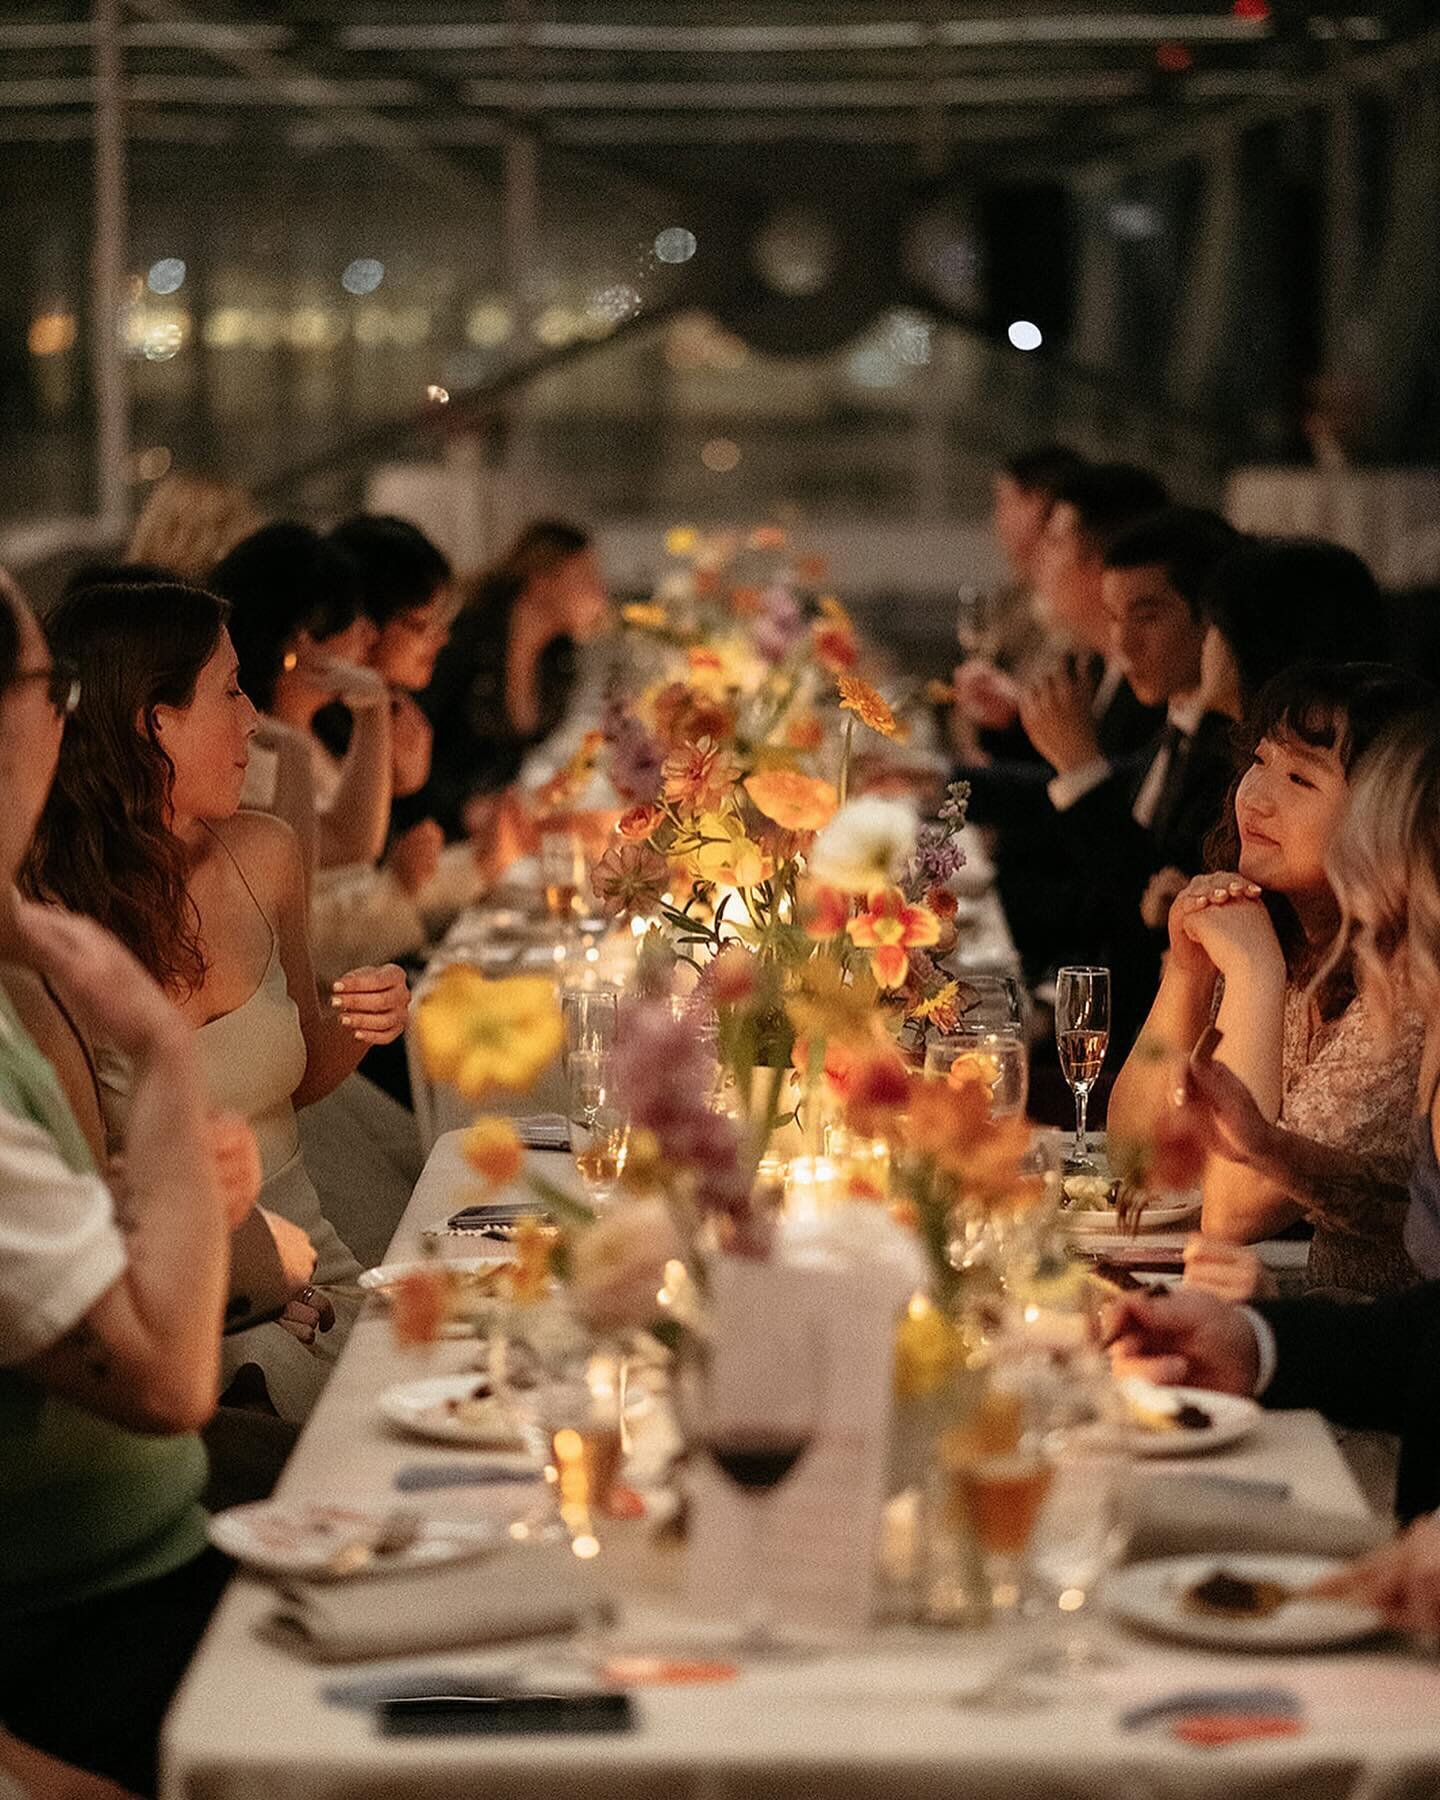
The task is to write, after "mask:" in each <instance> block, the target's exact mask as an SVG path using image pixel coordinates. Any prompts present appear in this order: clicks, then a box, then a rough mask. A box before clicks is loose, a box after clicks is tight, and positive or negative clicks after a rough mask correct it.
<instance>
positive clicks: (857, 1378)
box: [686, 1258, 896, 1632]
mask: <svg viewBox="0 0 1440 1800" xmlns="http://www.w3.org/2000/svg"><path fill="white" fill-rule="evenodd" d="M715 1273H716V1279H715V1291H714V1322H715V1339H714V1349H713V1352H712V1354H713V1357H714V1359H715V1360H714V1365H713V1373H712V1377H711V1378H712V1380H713V1381H714V1382H715V1383H717V1384H718V1391H719V1392H720V1393H721V1394H722V1395H730V1394H732V1393H736V1392H739V1393H743V1392H744V1391H745V1384H746V1381H747V1373H748V1346H749V1345H750V1344H751V1343H752V1342H754V1341H756V1340H757V1339H759V1338H761V1337H762V1336H763V1335H764V1334H765V1333H766V1332H767V1331H769V1330H771V1329H772V1325H771V1321H773V1320H774V1319H776V1318H777V1317H781V1316H784V1317H785V1318H786V1320H787V1327H788V1324H789V1323H790V1322H793V1323H794V1324H795V1325H796V1326H797V1327H799V1326H802V1325H803V1327H804V1328H805V1330H807V1331H813V1333H814V1334H815V1338H816V1339H818V1342H819V1344H820V1347H821V1349H820V1354H821V1356H822V1359H823V1379H822V1385H821V1392H820V1399H819V1409H818V1421H819V1422H818V1428H817V1430H816V1433H815V1436H814V1439H813V1440H812V1443H811V1446H810V1449H809V1450H808V1452H807V1453H806V1455H805V1457H804V1458H803V1460H802V1461H801V1463H800V1464H799V1466H798V1467H797V1468H796V1470H795V1471H794V1473H793V1474H791V1475H790V1476H788V1477H787V1478H786V1479H785V1481H784V1482H783V1483H782V1484H781V1485H780V1486H779V1487H778V1488H777V1489H776V1490H775V1491H774V1492H773V1493H772V1494H769V1495H763V1494H761V1495H754V1496H751V1495H749V1494H745V1493H743V1492H742V1491H741V1490H740V1489H739V1488H738V1487H737V1486H736V1485H735V1484H734V1483H732V1482H731V1481H729V1480H728V1479H727V1478H726V1477H725V1476H724V1475H722V1474H721V1473H720V1472H719V1470H718V1469H716V1468H715V1467H714V1465H713V1464H712V1463H711V1462H710V1460H709V1458H708V1457H707V1456H706V1455H705V1454H704V1453H703V1452H701V1453H699V1454H696V1455H695V1456H694V1457H693V1458H692V1460H691V1463H690V1466H689V1469H688V1471H687V1476H686V1481H687V1487H688V1491H689V1495H690V1507H691V1513H690V1520H691V1523H690V1539H689V1586H690V1597H691V1600H692V1602H693V1603H694V1604H695V1606H696V1607H697V1608H698V1609H700V1610H702V1611H705V1612H707V1613H716V1614H721V1615H723V1616H725V1617H729V1618H739V1617H740V1616H741V1615H742V1614H743V1612H744V1610H745V1607H746V1604H747V1602H748V1600H749V1597H750V1594H751V1592H752V1588H751V1581H752V1572H755V1571H758V1576H759V1579H760V1581H761V1582H762V1583H763V1587H762V1589H761V1591H763V1592H764V1593H765V1595H766V1596H767V1598H768V1601H769V1604H770V1607H771V1616H772V1618H773V1621H774V1623H775V1625H776V1626H777V1628H779V1629H781V1630H783V1629H784V1627H785V1626H786V1625H790V1626H795V1627H800V1628H802V1629H808V1630H819V1631H835V1632H854V1631H859V1630H863V1629H864V1628H865V1626H867V1625H868V1624H869V1622H870V1618H871V1613H872V1608H873V1605H874V1598H875V1593H874V1590H875V1559H876V1549H877V1543H878V1539H879V1532H880V1523H881V1515H882V1512H883V1508H884V1503H885V1496H886V1479H887V1464H888V1455H889V1430H890V1408H891V1362H892V1357H893V1351H894V1336H895V1318H896V1298H895V1293H894V1291H893V1284H892V1283H890V1282H887V1281H883V1280H882V1281H879V1282H877V1281H876V1280H875V1279H874V1273H873V1271H872V1272H870V1273H868V1274H867V1272H865V1271H863V1270H861V1269H857V1268H835V1269H830V1268H815V1267H796V1266H794V1265H793V1264H788V1263H785V1262H745V1261H741V1260H739V1259H736V1258H731V1259H727V1260H726V1262H725V1263H723V1264H722V1265H721V1266H720V1267H719V1268H718V1269H717V1270H716V1272H715ZM800 1336H801V1332H800V1331H799V1330H797V1332H796V1338H797V1342H798V1340H799V1338H800ZM797 1353H803V1352H802V1351H797ZM757 1410H758V1409H757ZM767 1511H768V1518H767V1517H766V1514H767Z"/></svg>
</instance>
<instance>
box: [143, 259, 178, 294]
mask: <svg viewBox="0 0 1440 1800" xmlns="http://www.w3.org/2000/svg"><path fill="white" fill-rule="evenodd" d="M145 285H146V287H148V288H149V290H150V292H151V293H152V294H178V293H179V292H180V289H181V288H182V287H184V285H185V265H184V263H183V262H181V260H180V258H179V257H178V256H162V257H161V258H160V260H159V262H155V263H151V265H150V273H149V274H148V275H147V276H146V277H145Z"/></svg>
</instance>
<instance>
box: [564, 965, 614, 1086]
mask: <svg viewBox="0 0 1440 1800" xmlns="http://www.w3.org/2000/svg"><path fill="white" fill-rule="evenodd" d="M560 1014H561V1018H562V1019H563V1021H564V1025H565V1047H564V1052H563V1056H564V1063H565V1068H566V1071H567V1072H568V1070H569V1067H570V1059H571V1057H572V1056H574V1055H575V1054H576V1053H577V1052H581V1053H589V1052H602V1053H603V1052H607V1051H609V1050H612V1049H613V1048H614V1046H615V1040H616V1038H617V1036H618V1035H619V1030H620V990H619V989H618V988H617V987H613V986H608V985H601V984H599V983H595V984H592V985H591V986H588V987H566V988H564V989H562V991H561V994H560Z"/></svg>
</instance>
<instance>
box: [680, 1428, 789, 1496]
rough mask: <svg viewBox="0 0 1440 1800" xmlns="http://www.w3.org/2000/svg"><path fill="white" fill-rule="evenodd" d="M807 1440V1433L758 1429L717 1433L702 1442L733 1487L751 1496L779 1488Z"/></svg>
mask: <svg viewBox="0 0 1440 1800" xmlns="http://www.w3.org/2000/svg"><path fill="white" fill-rule="evenodd" d="M810 1437H811V1434H810V1433H809V1432H803V1433H802V1432H792V1431H776V1430H774V1429H766V1428H765V1427H764V1426H758V1427H756V1428H755V1429H754V1430H753V1431H746V1430H743V1429H737V1430H727V1431H723V1432H720V1433H717V1434H716V1435H714V1436H712V1437H708V1438H706V1439H705V1449H706V1451H707V1453H708V1454H709V1456H710V1458H711V1460H712V1461H713V1462H714V1463H715V1464H716V1466H717V1467H718V1468H719V1469H721V1470H722V1471H723V1472H724V1473H725V1474H726V1475H728V1476H729V1478H730V1479H731V1481H733V1482H734V1483H735V1485H736V1487H738V1488H743V1489H744V1490H745V1491H746V1492H747V1493H751V1494H768V1493H769V1492H770V1490H771V1489H772V1488H777V1487H779V1485H780V1483H781V1482H782V1481H783V1480H784V1479H785V1477H786V1476H787V1475H788V1474H789V1473H790V1472H791V1470H792V1469H793V1468H794V1467H795V1465H796V1464H797V1463H798V1462H799V1461H800V1459H801V1457H802V1456H804V1454H805V1452H806V1451H807V1450H808V1449H809V1448H810Z"/></svg>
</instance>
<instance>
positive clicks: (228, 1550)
mask: <svg viewBox="0 0 1440 1800" xmlns="http://www.w3.org/2000/svg"><path fill="white" fill-rule="evenodd" d="M394 1510H395V1509H394V1508H392V1507H388V1506H387V1505H386V1504H385V1502H384V1501H383V1500H357V1501H353V1502H347V1501H320V1500H296V1501H290V1502H285V1501H277V1500H261V1501H258V1502H256V1503H255V1504H254V1505H251V1506H232V1507H230V1508H228V1509H227V1510H226V1511H225V1512H220V1513H215V1514H214V1515H213V1516H212V1517H211V1519H210V1542H211V1543H212V1544H214V1545H215V1547H216V1549H217V1550H223V1551H224V1552H225V1554H226V1555H227V1556H233V1557H234V1558H235V1560H236V1562H240V1563H244V1564H245V1565H246V1567H247V1568H251V1569H256V1570H258V1571H259V1572H260V1573H261V1574H264V1575H283V1576H292V1577H293V1576H299V1577H301V1578H303V1579H305V1580H309V1581H327V1580H329V1581H336V1580H353V1579H355V1578H356V1577H357V1576H360V1575H383V1574H389V1573H391V1572H399V1571H401V1570H404V1569H420V1568H433V1567H434V1566H435V1564H437V1563H448V1562H459V1561H460V1560H461V1559H462V1558H464V1557H468V1556H480V1555H483V1554H484V1553H485V1552H487V1551H490V1550H494V1549H496V1548H497V1547H498V1546H499V1545H500V1544H501V1543H503V1542H504V1540H505V1533H504V1531H503V1530H502V1528H501V1527H500V1526H499V1525H498V1524H497V1523H496V1522H495V1521H494V1520H493V1519H487V1518H483V1517H481V1516H479V1515H478V1514H476V1515H472V1516H470V1517H469V1518H453V1519H447V1518H443V1517H438V1516H430V1515H424V1516H421V1517H420V1518H419V1527H418V1531H417V1534H416V1537H415V1541H414V1542H413V1543H411V1544H407V1545H406V1546H405V1547H404V1549H402V1550H395V1551H390V1552H386V1553H384V1554H382V1555H379V1556H376V1557H373V1558H371V1559H370V1560H369V1561H368V1562H360V1563H358V1564H357V1565H356V1566H354V1567H351V1568H349V1569H347V1570H345V1571H344V1572H343V1573H341V1572H337V1571H336V1570H333V1569H332V1568H331V1567H330V1564H331V1562H332V1560H333V1559H334V1557H335V1555H336V1553H337V1551H342V1550H345V1549H348V1548H349V1547H350V1546H351V1545H356V1544H360V1545H363V1544H366V1543H373V1542H374V1541H376V1540H377V1539H378V1538H379V1537H380V1536H381V1534H382V1533H383V1532H384V1531H385V1529H386V1527H387V1524H388V1523H389V1521H390V1519H391V1516H392V1514H393V1512H394ZM407 1510H409V1509H407Z"/></svg>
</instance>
